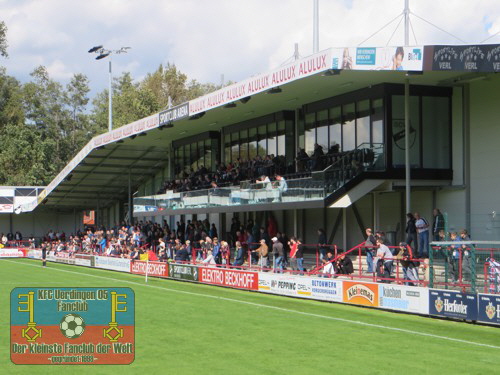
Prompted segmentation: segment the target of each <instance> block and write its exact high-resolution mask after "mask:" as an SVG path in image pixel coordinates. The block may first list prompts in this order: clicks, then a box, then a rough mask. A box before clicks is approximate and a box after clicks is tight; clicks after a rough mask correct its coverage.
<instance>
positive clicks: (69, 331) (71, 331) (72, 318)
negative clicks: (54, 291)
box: [59, 314, 85, 339]
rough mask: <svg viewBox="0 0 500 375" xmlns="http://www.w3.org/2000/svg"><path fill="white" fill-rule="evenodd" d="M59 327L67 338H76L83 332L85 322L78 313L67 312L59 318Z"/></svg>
mask: <svg viewBox="0 0 500 375" xmlns="http://www.w3.org/2000/svg"><path fill="white" fill-rule="evenodd" d="M59 328H60V330H61V333H62V334H63V335H64V336H66V337H67V338H68V339H76V338H78V337H80V336H81V335H82V334H83V332H85V322H84V320H83V318H82V317H81V316H80V315H78V314H68V315H65V316H64V317H63V318H62V319H61V323H60V324H59Z"/></svg>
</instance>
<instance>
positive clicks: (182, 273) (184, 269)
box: [168, 263, 198, 281]
mask: <svg viewBox="0 0 500 375" xmlns="http://www.w3.org/2000/svg"><path fill="white" fill-rule="evenodd" d="M168 275H169V277H171V278H173V279H180V280H191V281H198V267H197V266H191V265H188V264H175V263H169V265H168Z"/></svg>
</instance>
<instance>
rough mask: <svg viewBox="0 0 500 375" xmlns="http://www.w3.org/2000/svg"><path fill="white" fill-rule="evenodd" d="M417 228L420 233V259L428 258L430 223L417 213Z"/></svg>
mask: <svg viewBox="0 0 500 375" xmlns="http://www.w3.org/2000/svg"><path fill="white" fill-rule="evenodd" d="M414 216H415V220H416V221H415V226H416V227H417V232H418V257H419V258H427V256H428V254H429V223H428V222H427V220H425V218H424V217H422V216H420V214H419V213H418V212H415V215H414Z"/></svg>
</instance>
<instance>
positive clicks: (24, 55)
mask: <svg viewBox="0 0 500 375" xmlns="http://www.w3.org/2000/svg"><path fill="white" fill-rule="evenodd" d="M404 3H405V1H404V0H319V14H320V16H319V47H320V50H322V49H326V48H329V47H354V46H358V45H360V43H362V44H361V45H362V46H367V47H378V46H386V45H389V46H397V45H401V44H403V42H404V31H403V22H401V23H400V24H399V26H398V22H399V20H400V19H401V17H398V15H400V14H402V11H403V8H404ZM409 4H410V10H411V11H412V13H414V14H412V15H411V16H410V21H411V25H412V31H411V33H410V44H412V45H428V44H464V43H467V44H479V43H481V42H483V41H484V40H486V39H487V38H490V39H489V40H488V41H487V42H488V43H492V44H500V34H496V33H499V32H500V0H474V1H471V0H446V1H445V0H440V1H438V0H410V2H409ZM422 19H424V20H425V21H424V20H422ZM0 20H1V21H4V22H5V23H6V25H7V27H8V34H7V42H8V50H7V51H8V53H9V58H8V59H4V58H1V57H0V66H4V67H6V69H7V74H9V75H11V76H14V77H16V78H17V79H19V80H20V81H21V82H26V81H28V80H29V79H30V76H29V74H30V72H32V71H33V70H34V69H35V68H36V67H37V66H40V65H44V66H45V67H46V68H47V69H48V71H49V74H50V77H51V78H52V79H55V80H56V81H59V82H61V83H62V84H66V83H67V82H69V80H70V79H71V77H72V76H73V74H76V73H82V74H85V75H86V76H87V77H88V78H89V80H90V87H91V90H92V91H91V96H92V95H95V94H96V93H97V92H100V91H102V90H103V89H105V88H107V86H108V80H109V75H108V63H107V60H108V59H109V58H107V59H104V60H99V61H96V60H95V57H96V55H94V54H89V53H88V52H87V51H88V49H90V48H91V47H93V46H95V45H103V46H104V47H105V48H107V49H111V50H118V49H120V48H121V47H131V48H130V49H129V50H128V53H127V54H119V55H118V54H115V55H112V66H113V76H118V75H120V74H121V73H123V72H130V73H131V74H132V77H133V78H134V79H136V80H141V79H142V78H144V77H145V76H146V74H147V73H152V72H154V71H155V70H156V69H157V68H158V66H159V65H160V64H166V63H173V64H175V65H176V66H177V68H178V69H180V71H182V72H183V73H186V74H187V75H188V77H189V78H190V79H196V80H198V81H200V82H212V83H220V82H221V76H222V75H224V79H225V81H228V80H231V81H241V80H243V79H245V78H248V77H250V76H253V75H255V74H259V73H263V72H266V71H268V70H271V69H274V68H276V67H278V66H280V65H282V64H283V63H285V62H289V61H290V59H291V57H292V56H293V52H294V45H295V43H298V45H299V54H300V56H307V55H310V54H311V53H312V52H313V0H246V1H242V0H0ZM392 20H394V21H393V22H392V23H390V24H389V25H388V26H387V27H385V28H383V26H384V25H386V24H388V23H389V22H390V21H392ZM431 24H434V25H437V26H438V27H439V28H441V29H442V30H445V31H446V32H447V33H446V32H443V31H440V30H439V29H437V28H435V27H433V26H431ZM381 28H383V29H382V31H380V32H378V33H376V34H375V35H374V36H373V37H371V38H370V39H368V40H367V41H366V42H364V41H365V40H366V39H367V38H369V37H370V36H371V35H372V34H374V33H375V32H376V31H377V30H379V29H381ZM448 33H449V34H448ZM450 34H451V35H450ZM363 42H364V43H363Z"/></svg>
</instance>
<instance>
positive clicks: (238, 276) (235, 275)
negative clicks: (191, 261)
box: [198, 267, 259, 290]
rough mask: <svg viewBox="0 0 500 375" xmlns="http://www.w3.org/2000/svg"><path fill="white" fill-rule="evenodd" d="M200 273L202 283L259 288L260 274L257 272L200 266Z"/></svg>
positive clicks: (239, 287) (240, 287)
mask: <svg viewBox="0 0 500 375" xmlns="http://www.w3.org/2000/svg"><path fill="white" fill-rule="evenodd" d="M198 275H199V281H200V282H202V283H207V284H213V285H223V286H229V287H231V288H238V289H251V290H258V289H259V274H258V273H257V272H249V271H240V270H231V269H225V268H209V267H200V268H199V269H198Z"/></svg>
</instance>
